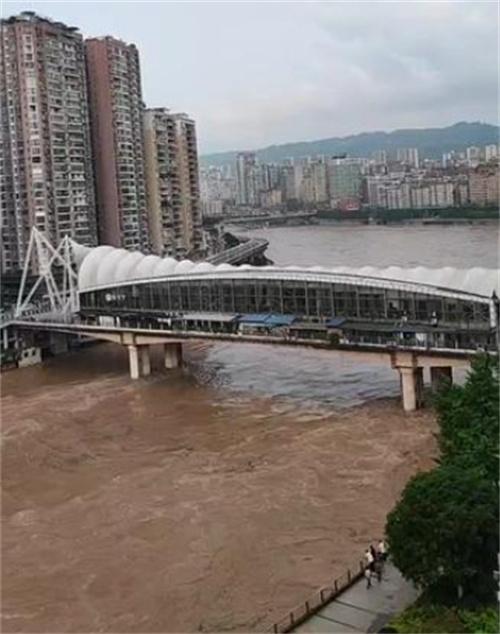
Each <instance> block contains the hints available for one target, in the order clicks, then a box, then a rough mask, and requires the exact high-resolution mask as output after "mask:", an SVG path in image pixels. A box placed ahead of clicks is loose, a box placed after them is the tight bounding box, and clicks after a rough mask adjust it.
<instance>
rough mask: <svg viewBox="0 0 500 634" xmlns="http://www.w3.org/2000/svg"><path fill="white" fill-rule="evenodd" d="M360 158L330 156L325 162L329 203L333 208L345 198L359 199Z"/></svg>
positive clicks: (360, 187)
mask: <svg viewBox="0 0 500 634" xmlns="http://www.w3.org/2000/svg"><path fill="white" fill-rule="evenodd" d="M361 165H362V162H361V160H360V159H349V158H332V159H329V161H328V164H327V182H328V194H329V197H330V205H331V207H332V208H335V207H337V206H339V205H341V204H342V202H343V201H345V200H349V201H352V200H358V201H359V200H360V198H361V189H362V172H361Z"/></svg>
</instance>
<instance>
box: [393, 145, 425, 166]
mask: <svg viewBox="0 0 500 634" xmlns="http://www.w3.org/2000/svg"><path fill="white" fill-rule="evenodd" d="M396 160H397V161H399V162H400V163H406V164H407V165H410V166H411V167H414V168H418V167H419V165H420V159H419V156H418V149H417V148H416V147H407V148H399V149H398V150H397V151H396Z"/></svg>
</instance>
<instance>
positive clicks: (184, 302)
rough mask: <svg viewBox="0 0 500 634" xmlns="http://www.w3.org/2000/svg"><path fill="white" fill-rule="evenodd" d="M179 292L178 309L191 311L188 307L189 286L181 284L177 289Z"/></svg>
mask: <svg viewBox="0 0 500 634" xmlns="http://www.w3.org/2000/svg"><path fill="white" fill-rule="evenodd" d="M179 290H180V309H181V310H191V308H190V306H189V284H186V283H184V284H181V285H180V287H179Z"/></svg>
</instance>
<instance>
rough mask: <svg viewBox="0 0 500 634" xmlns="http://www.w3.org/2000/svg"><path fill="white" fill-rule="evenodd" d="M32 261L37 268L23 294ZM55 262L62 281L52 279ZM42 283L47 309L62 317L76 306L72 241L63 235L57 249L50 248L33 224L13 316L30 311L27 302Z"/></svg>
mask: <svg viewBox="0 0 500 634" xmlns="http://www.w3.org/2000/svg"><path fill="white" fill-rule="evenodd" d="M32 262H33V264H34V265H35V268H36V270H37V271H38V278H37V280H36V282H35V283H34V284H33V286H32V288H31V290H30V291H29V292H28V294H27V295H26V297H24V294H25V290H26V279H27V277H28V272H29V269H30V264H31V263H32ZM55 263H57V264H59V265H60V266H61V267H62V272H63V276H62V282H61V285H58V284H57V281H56V279H55V278H54V275H53V271H52V266H53V265H54V264H55ZM42 283H45V287H46V289H47V293H46V297H47V299H48V301H49V304H50V312H51V313H52V314H56V315H58V316H59V317H61V318H62V319H64V320H67V319H68V318H70V317H71V315H72V314H73V313H75V312H77V311H78V309H79V296H78V276H77V274H76V272H75V271H74V269H73V251H72V241H71V239H70V238H69V236H65V237H64V238H63V239H62V240H61V242H60V243H59V245H58V246H57V248H54V247H53V246H52V245H51V244H50V242H49V241H48V240H47V238H46V237H45V236H44V235H43V233H41V232H40V231H39V230H38V229H36V228H35V227H33V228H32V230H31V235H30V240H29V243H28V250H27V252H26V258H25V260H24V265H23V274H22V277H21V285H20V287H19V293H18V296H17V303H16V308H15V311H14V317H15V318H16V319H19V318H21V317H23V316H27V315H29V314H32V313H33V310H32V308H30V302H31V299H32V298H33V296H34V294H35V293H36V291H37V290H38V288H39V287H40V285H41V284H42Z"/></svg>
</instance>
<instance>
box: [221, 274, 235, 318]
mask: <svg viewBox="0 0 500 634" xmlns="http://www.w3.org/2000/svg"><path fill="white" fill-rule="evenodd" d="M222 312H223V313H232V312H234V298H233V286H232V283H231V282H230V281H224V282H223V284H222Z"/></svg>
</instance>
